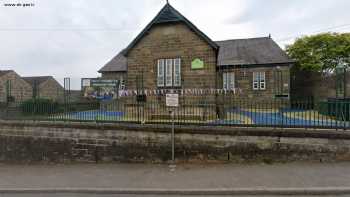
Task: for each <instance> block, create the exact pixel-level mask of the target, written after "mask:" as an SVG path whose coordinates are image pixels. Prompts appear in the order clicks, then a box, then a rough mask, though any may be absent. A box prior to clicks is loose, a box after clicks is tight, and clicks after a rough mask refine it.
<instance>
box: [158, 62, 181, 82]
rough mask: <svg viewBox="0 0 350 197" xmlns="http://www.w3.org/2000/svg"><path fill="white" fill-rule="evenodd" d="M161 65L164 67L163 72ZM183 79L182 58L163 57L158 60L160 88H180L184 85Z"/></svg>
mask: <svg viewBox="0 0 350 197" xmlns="http://www.w3.org/2000/svg"><path fill="white" fill-rule="evenodd" d="M161 62H162V63H161ZM160 67H161V68H162V69H163V70H162V72H160V71H159V68H160ZM169 70H170V72H169ZM181 80H182V77H181V58H179V57H177V58H161V59H158V60H157V87H158V88H179V87H181V85H182V81H181Z"/></svg>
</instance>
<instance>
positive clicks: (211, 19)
mask: <svg viewBox="0 0 350 197" xmlns="http://www.w3.org/2000/svg"><path fill="white" fill-rule="evenodd" d="M169 2H170V4H171V5H172V6H173V7H175V8H176V9H177V10H178V11H180V12H181V13H182V14H183V15H184V16H186V17H187V18H188V19H189V20H191V21H192V22H193V23H194V24H195V25H196V26H197V27H198V28H199V29H200V30H202V31H203V32H205V33H206V34H207V35H208V36H209V37H210V38H211V39H212V40H214V41H217V40H226V39H238V38H250V37H263V36H268V35H269V34H271V36H272V38H273V39H274V40H275V41H276V42H277V43H278V44H279V45H280V46H281V47H282V48H285V46H286V45H287V44H291V43H293V41H294V39H295V38H297V37H300V36H303V35H309V34H315V33H320V32H329V31H332V32H350V20H349V19H350V11H349V9H350V1H349V0H288V1H287V0H169ZM12 3H14V4H18V3H20V4H22V5H23V4H30V6H27V7H23V6H14V7H12V6H5V4H12ZM165 3H166V0H127V1H126V0H0V70H6V69H12V70H15V71H16V72H17V73H19V74H20V75H22V76H40V75H52V76H54V77H56V78H57V79H58V81H60V82H62V81H63V78H64V77H70V78H71V80H72V82H71V83H72V84H73V86H76V87H79V84H80V78H83V77H97V76H99V74H98V73H97V71H98V70H99V69H100V68H101V67H102V66H103V65H104V64H106V63H107V62H108V61H109V60H110V59H111V58H113V57H114V56H115V55H116V54H117V53H118V52H119V51H120V50H122V49H123V48H125V47H126V46H127V45H128V44H129V43H130V42H131V41H132V40H133V39H134V38H135V37H136V36H137V35H138V34H139V33H140V32H141V31H142V29H143V28H144V27H145V26H146V25H147V24H148V23H149V22H150V21H151V20H152V19H153V17H154V16H155V15H156V14H157V13H158V12H159V10H160V9H161V8H162V7H163V6H164V5H165Z"/></svg>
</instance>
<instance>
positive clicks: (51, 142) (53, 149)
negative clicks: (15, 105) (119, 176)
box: [0, 121, 350, 163]
mask: <svg viewBox="0 0 350 197" xmlns="http://www.w3.org/2000/svg"><path fill="white" fill-rule="evenodd" d="M170 131H171V130H170V127H168V126H162V127H155V126H152V125H143V126H142V125H113V124H92V123H84V124H80V123H79V124H78V123H77V124H73V123H70V124H68V123H55V124H52V123H45V122H6V121H0V144H1V146H0V161H1V162H19V163H27V162H55V163H65V162H96V161H98V162H145V161H149V162H165V161H168V160H169V159H170V155H171V146H170V144H171V143H170V139H171V138H170V136H171V135H170ZM175 133H176V134H175V136H176V137H175V147H176V149H175V153H176V158H177V160H178V161H193V160H200V161H222V162H246V161H258V162H260V161H265V162H273V161H301V160H309V161H310V160H312V161H344V160H345V161H349V160H350V133H348V132H344V131H340V132H337V131H329V130H305V129H270V128H228V127H227V128H225V127H223V128H218V127H198V126H197V127H191V126H182V127H181V128H176V130H175Z"/></svg>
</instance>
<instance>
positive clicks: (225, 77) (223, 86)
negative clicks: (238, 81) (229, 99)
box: [222, 73, 227, 89]
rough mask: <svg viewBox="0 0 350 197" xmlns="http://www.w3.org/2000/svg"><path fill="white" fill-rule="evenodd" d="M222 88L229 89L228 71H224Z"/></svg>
mask: <svg viewBox="0 0 350 197" xmlns="http://www.w3.org/2000/svg"><path fill="white" fill-rule="evenodd" d="M222 82H223V84H222V88H223V89H227V73H222Z"/></svg>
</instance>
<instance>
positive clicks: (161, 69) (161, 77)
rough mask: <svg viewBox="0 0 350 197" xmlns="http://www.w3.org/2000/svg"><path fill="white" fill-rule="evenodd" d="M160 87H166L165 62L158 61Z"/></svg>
mask: <svg viewBox="0 0 350 197" xmlns="http://www.w3.org/2000/svg"><path fill="white" fill-rule="evenodd" d="M157 78H158V79H157V80H158V87H163V86H164V60H163V59H160V60H158V77H157Z"/></svg>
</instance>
